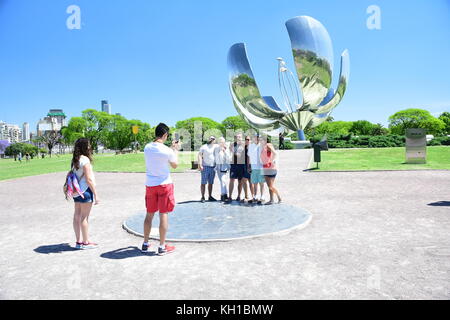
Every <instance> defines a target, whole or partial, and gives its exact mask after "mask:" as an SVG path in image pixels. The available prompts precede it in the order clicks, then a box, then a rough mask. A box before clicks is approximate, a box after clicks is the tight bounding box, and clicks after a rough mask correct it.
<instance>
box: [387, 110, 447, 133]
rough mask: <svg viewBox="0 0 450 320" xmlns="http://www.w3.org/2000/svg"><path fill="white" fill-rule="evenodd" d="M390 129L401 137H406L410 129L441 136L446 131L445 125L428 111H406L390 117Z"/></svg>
mask: <svg viewBox="0 0 450 320" xmlns="http://www.w3.org/2000/svg"><path fill="white" fill-rule="evenodd" d="M389 128H390V129H391V132H392V133H393V134H399V135H404V134H405V130H406V129H408V128H423V129H426V131H427V133H428V134H433V135H439V134H441V133H442V132H443V131H444V128H445V123H444V121H442V120H439V119H437V118H435V117H433V116H432V115H431V113H430V112H429V111H427V110H422V109H406V110H402V111H399V112H397V113H395V114H393V115H392V116H390V117H389Z"/></svg>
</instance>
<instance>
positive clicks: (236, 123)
mask: <svg viewBox="0 0 450 320" xmlns="http://www.w3.org/2000/svg"><path fill="white" fill-rule="evenodd" d="M222 126H223V128H224V129H225V130H235V131H236V130H238V129H240V130H242V131H244V132H245V131H247V130H249V129H251V127H250V125H249V124H248V123H247V122H246V121H245V120H244V119H242V117H241V116H232V117H228V118H225V120H223V121H222Z"/></svg>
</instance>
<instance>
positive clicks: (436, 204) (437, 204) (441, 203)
mask: <svg viewBox="0 0 450 320" xmlns="http://www.w3.org/2000/svg"><path fill="white" fill-rule="evenodd" d="M428 205H429V206H433V207H450V201H437V202H432V203H429V204H428Z"/></svg>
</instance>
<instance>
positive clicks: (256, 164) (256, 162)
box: [248, 133, 265, 204]
mask: <svg viewBox="0 0 450 320" xmlns="http://www.w3.org/2000/svg"><path fill="white" fill-rule="evenodd" d="M260 139H261V138H260V137H259V135H258V134H256V133H255V134H254V135H253V137H252V143H251V144H250V145H249V146H248V157H249V160H250V161H249V162H250V164H249V172H250V174H251V175H250V183H251V185H250V186H251V187H250V190H251V191H252V197H253V199H252V200H250V201H249V202H250V203H253V202H256V203H258V204H262V203H263V202H264V181H265V179H264V174H263V165H262V163H261V145H260ZM258 185H259V192H260V196H259V198H258Z"/></svg>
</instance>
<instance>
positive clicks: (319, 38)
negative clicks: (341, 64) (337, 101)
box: [286, 16, 333, 111]
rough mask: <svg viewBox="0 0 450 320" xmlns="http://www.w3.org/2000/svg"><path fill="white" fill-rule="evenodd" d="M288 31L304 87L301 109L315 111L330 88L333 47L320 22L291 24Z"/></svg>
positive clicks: (304, 20)
mask: <svg viewBox="0 0 450 320" xmlns="http://www.w3.org/2000/svg"><path fill="white" fill-rule="evenodd" d="M286 28H287V31H288V33H289V38H290V39H291V47H292V52H293V55H294V62H295V67H296V69H297V76H298V79H299V80H300V84H301V87H302V95H303V105H304V107H303V108H302V109H305V108H308V109H310V110H311V111H314V110H316V109H317V106H318V105H319V104H320V102H321V101H322V100H323V99H324V97H325V96H326V95H327V93H328V89H329V88H330V86H331V80H332V70H333V47H332V43H331V39H330V36H329V35H328V32H327V30H326V29H325V27H324V26H323V25H322V24H321V23H320V22H319V21H317V20H316V19H314V18H311V17H307V16H300V17H295V18H292V19H290V20H288V21H287V22H286Z"/></svg>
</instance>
